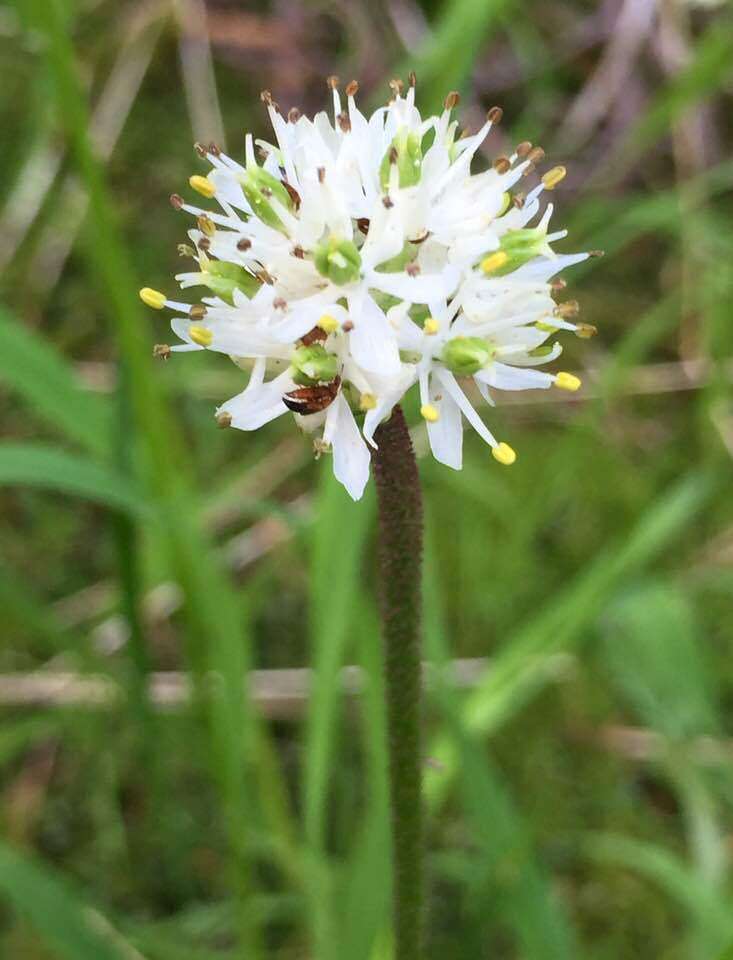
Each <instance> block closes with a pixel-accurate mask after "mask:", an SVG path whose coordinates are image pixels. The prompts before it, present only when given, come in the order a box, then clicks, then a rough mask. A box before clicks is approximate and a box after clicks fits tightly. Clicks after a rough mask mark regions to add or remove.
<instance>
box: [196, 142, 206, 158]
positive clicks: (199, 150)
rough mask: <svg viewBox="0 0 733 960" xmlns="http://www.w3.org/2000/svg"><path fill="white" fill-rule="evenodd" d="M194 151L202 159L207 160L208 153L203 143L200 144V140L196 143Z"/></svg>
mask: <svg viewBox="0 0 733 960" xmlns="http://www.w3.org/2000/svg"><path fill="white" fill-rule="evenodd" d="M193 149H194V150H195V151H196V153H197V154H198V155H199V156H200V157H203V158H206V157H207V156H208V151H207V149H206V147H205V146H204V145H203V143H199V142H198V140H197V141H196V143H194V145H193Z"/></svg>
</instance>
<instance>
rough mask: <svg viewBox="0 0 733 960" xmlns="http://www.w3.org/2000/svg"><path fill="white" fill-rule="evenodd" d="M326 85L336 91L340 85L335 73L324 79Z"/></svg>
mask: <svg viewBox="0 0 733 960" xmlns="http://www.w3.org/2000/svg"><path fill="white" fill-rule="evenodd" d="M326 83H327V84H328V86H329V87H330V88H331V89H332V90H338V86H339V84H340V83H341V81H340V80H339V78H338V77H337V76H336V74H335V73H332V74H331V76H330V77H326Z"/></svg>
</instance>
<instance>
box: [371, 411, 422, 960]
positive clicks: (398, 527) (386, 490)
mask: <svg viewBox="0 0 733 960" xmlns="http://www.w3.org/2000/svg"><path fill="white" fill-rule="evenodd" d="M375 441H376V443H377V444H378V449H377V450H376V451H375V453H374V455H373V457H374V460H373V462H374V475H375V479H376V485H377V499H378V503H379V526H380V557H379V576H380V586H381V601H382V629H383V635H384V659H385V674H386V691H387V722H388V728H389V775H390V800H391V808H392V847H393V871H394V886H393V902H394V938H395V951H394V958H395V960H418V958H419V957H420V956H421V935H422V900H423V890H422V887H423V866H422V860H423V850H422V808H421V796H420V793H421V763H422V758H421V750H420V726H421V710H420V690H421V677H420V637H419V626H420V578H421V568H422V498H421V495H420V481H419V477H418V472H417V463H416V461H415V454H414V452H413V449H412V443H411V442H410V434H409V432H408V429H407V424H406V423H405V417H404V414H403V412H402V409H401V407H399V406H397V407H395V408H394V410H393V411H392V416H391V417H390V419H389V420H387V421H385V422H384V423H382V424H381V425H380V426H379V428H378V429H377V431H376V434H375Z"/></svg>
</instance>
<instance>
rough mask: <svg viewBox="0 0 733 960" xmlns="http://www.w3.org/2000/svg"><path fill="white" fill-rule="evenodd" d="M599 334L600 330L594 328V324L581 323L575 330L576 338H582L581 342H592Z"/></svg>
mask: <svg viewBox="0 0 733 960" xmlns="http://www.w3.org/2000/svg"><path fill="white" fill-rule="evenodd" d="M597 333H598V328H597V327H594V326H593V324H592V323H579V324H578V325H577V326H576V328H575V336H576V337H580V339H581V340H590V338H591V337H595V335H596V334H597Z"/></svg>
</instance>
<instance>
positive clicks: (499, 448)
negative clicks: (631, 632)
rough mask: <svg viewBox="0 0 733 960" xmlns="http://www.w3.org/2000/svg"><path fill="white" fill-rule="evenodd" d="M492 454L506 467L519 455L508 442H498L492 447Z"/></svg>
mask: <svg viewBox="0 0 733 960" xmlns="http://www.w3.org/2000/svg"><path fill="white" fill-rule="evenodd" d="M491 455H492V456H493V458H494V460H498V461H499V463H503V464H504V466H505V467H510V466H511V465H512V464H513V463H514V461H515V460H516V459H517V455H516V453H515V452H514V450H513V449H512V448H511V447H510V446H509V444H508V443H498V444H497V445H496V446H495V447H492V448H491Z"/></svg>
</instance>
